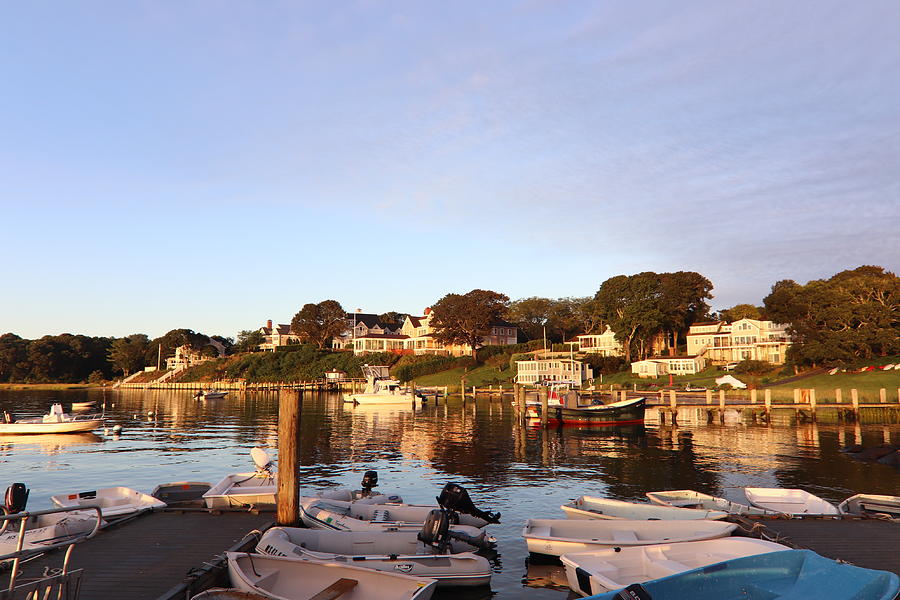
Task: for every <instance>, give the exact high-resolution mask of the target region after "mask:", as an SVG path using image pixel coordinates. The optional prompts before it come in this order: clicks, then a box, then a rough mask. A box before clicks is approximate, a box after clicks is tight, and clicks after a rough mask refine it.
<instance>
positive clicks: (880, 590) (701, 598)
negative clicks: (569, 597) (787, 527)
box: [587, 550, 900, 600]
mask: <svg viewBox="0 0 900 600" xmlns="http://www.w3.org/2000/svg"><path fill="white" fill-rule="evenodd" d="M633 588H637V589H633ZM626 590H630V591H626ZM898 590H900V578H898V577H897V575H895V574H894V573H889V572H887V571H875V570H872V569H862V568H860V567H854V566H852V565H847V564H841V563H838V562H836V561H833V560H831V559H828V558H824V557H822V556H819V555H818V554H816V553H815V552H812V551H811V550H786V551H783V552H771V553H768V554H759V555H757V556H748V557H745V558H738V559H735V560H730V561H726V562H721V563H717V564H714V565H709V566H707V567H703V568H700V569H694V570H693V571H687V572H685V573H680V574H678V575H672V576H670V577H664V578H662V579H656V580H654V581H648V582H646V583H644V584H642V585H641V586H640V587H639V586H629V587H628V588H626V589H625V590H619V591H617V592H607V593H605V594H600V595H598V596H590V597H589V598H588V599H587V600H813V599H816V600H894V598H895V597H896V596H897V592H898Z"/></svg>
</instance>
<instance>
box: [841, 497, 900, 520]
mask: <svg viewBox="0 0 900 600" xmlns="http://www.w3.org/2000/svg"><path fill="white" fill-rule="evenodd" d="M838 510H840V511H841V513H843V514H846V515H869V514H882V515H890V516H891V518H894V519H900V496H885V495H881V494H856V495H855V496H850V497H849V498H847V499H846V500H844V501H843V502H841V503H840V504H839V505H838Z"/></svg>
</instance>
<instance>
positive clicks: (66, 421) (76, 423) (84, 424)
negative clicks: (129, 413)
mask: <svg viewBox="0 0 900 600" xmlns="http://www.w3.org/2000/svg"><path fill="white" fill-rule="evenodd" d="M101 425H103V418H102V417H101V416H100V415H70V414H67V413H65V412H63V408H62V405H61V404H54V405H53V406H51V407H50V411H49V412H48V413H47V414H46V415H43V416H41V417H29V418H25V419H13V417H12V415H10V414H9V413H8V412H5V411H4V412H3V414H2V415H0V434H16V435H25V434H40V433H79V432H84V431H91V430H94V429H97V428H98V427H100V426H101Z"/></svg>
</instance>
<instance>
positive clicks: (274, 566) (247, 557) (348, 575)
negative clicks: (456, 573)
mask: <svg viewBox="0 0 900 600" xmlns="http://www.w3.org/2000/svg"><path fill="white" fill-rule="evenodd" d="M225 555H226V556H227V557H228V574H229V575H230V576H231V584H232V585H233V586H235V587H237V588H238V589H241V590H244V591H247V592H255V593H257V594H262V595H263V596H264V597H266V598H272V599H274V600H308V599H310V598H316V597H318V598H347V600H350V599H352V598H355V599H357V600H428V599H429V598H431V595H432V594H433V593H434V588H435V585H436V584H437V581H435V580H434V579H423V578H421V577H410V576H409V575H401V574H400V573H385V572H383V571H372V570H369V569H363V568H360V567H354V566H346V565H339V564H336V563H319V562H312V561H308V560H294V559H291V558H280V557H275V556H266V555H265V554H249V553H246V552H226V553H225Z"/></svg>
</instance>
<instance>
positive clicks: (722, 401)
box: [719, 390, 725, 411]
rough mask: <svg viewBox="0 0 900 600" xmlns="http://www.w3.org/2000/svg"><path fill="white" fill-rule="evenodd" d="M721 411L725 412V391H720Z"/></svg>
mask: <svg viewBox="0 0 900 600" xmlns="http://www.w3.org/2000/svg"><path fill="white" fill-rule="evenodd" d="M719 410H722V411H724V410H725V390H719Z"/></svg>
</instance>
